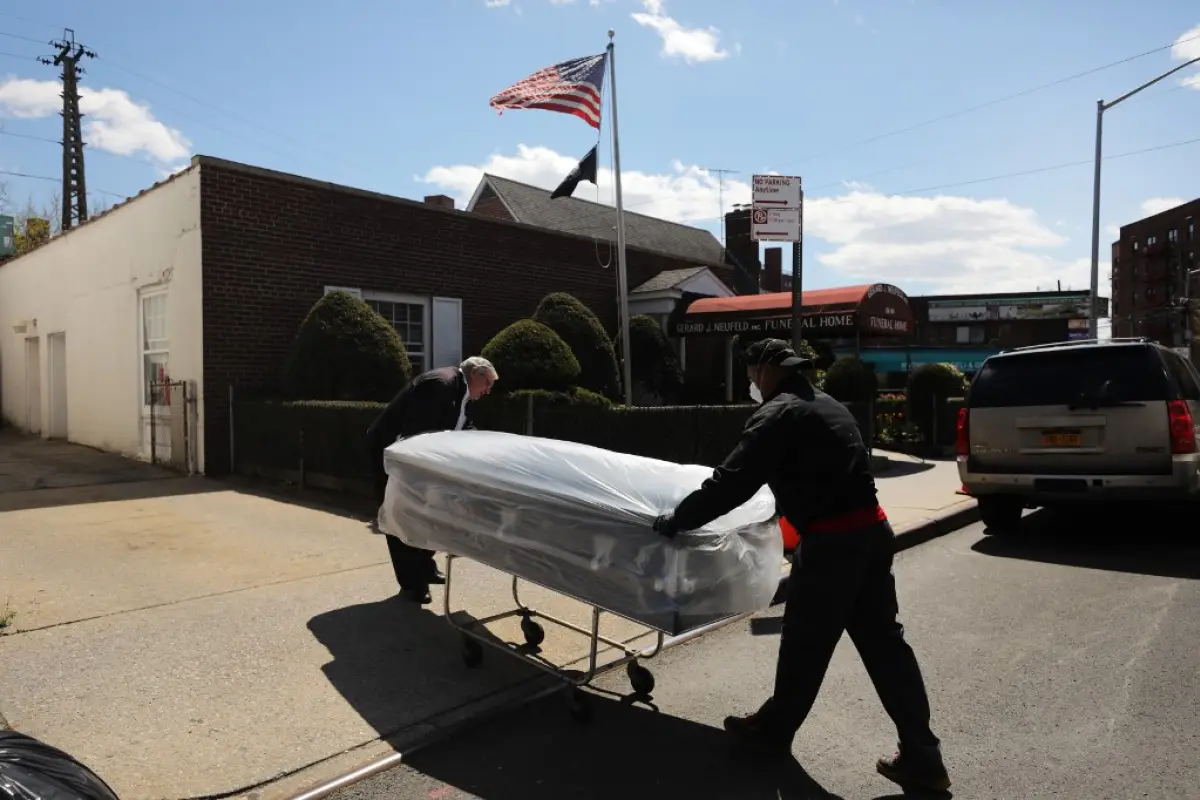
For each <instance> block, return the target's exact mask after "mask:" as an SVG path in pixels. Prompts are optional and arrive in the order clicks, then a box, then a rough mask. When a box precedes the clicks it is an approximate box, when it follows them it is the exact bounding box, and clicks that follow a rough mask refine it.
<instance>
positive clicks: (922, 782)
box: [875, 750, 950, 792]
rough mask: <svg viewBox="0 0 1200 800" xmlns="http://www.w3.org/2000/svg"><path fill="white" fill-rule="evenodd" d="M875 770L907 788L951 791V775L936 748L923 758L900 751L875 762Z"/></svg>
mask: <svg viewBox="0 0 1200 800" xmlns="http://www.w3.org/2000/svg"><path fill="white" fill-rule="evenodd" d="M875 770H876V771H877V772H878V773H879V774H880V775H882V776H883V777H885V778H887V779H888V780H889V781H891V782H892V783H895V784H898V785H900V786H902V787H904V788H905V789H922V790H924V791H927V792H948V791H950V776H949V775H948V774H947V773H946V767H945V765H944V764H943V763H942V756H941V754H940V753H938V752H937V751H936V750H933V751H931V752H930V753H929V755H928V756H923V757H921V758H916V757H909V756H905V755H904V754H903V753H901V752H900V751H896V753H894V754H893V755H890V756H884V757H883V758H881V759H879V761H877V762H875Z"/></svg>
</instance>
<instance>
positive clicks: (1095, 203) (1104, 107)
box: [1088, 56, 1200, 339]
mask: <svg viewBox="0 0 1200 800" xmlns="http://www.w3.org/2000/svg"><path fill="white" fill-rule="evenodd" d="M1196 63H1200V56H1197V57H1196V58H1193V59H1192V60H1191V61H1185V62H1184V63H1182V64H1180V65H1179V66H1177V67H1175V69H1173V70H1171V71H1170V72H1164V73H1163V74H1162V75H1159V76H1158V77H1157V78H1155V79H1154V80H1152V81H1147V82H1146V83H1143V84H1142V85H1141V86H1139V87H1137V88H1136V89H1134V90H1133V91H1130V92H1126V93H1125V94H1123V95H1121V96H1120V97H1118V98H1117V99H1116V100H1113V101H1112V102H1109V103H1106V102H1104V101H1103V100H1097V101H1096V168H1095V173H1094V175H1093V178H1092V181H1093V183H1092V286H1091V288H1092V292H1091V301H1090V303H1089V305H1088V311H1089V316H1090V319H1089V320H1088V336H1089V337H1090V338H1092V339H1097V338H1099V334H1100V320H1099V314H1100V162H1101V161H1102V160H1103V152H1104V140H1103V137H1104V112H1105V111H1108V110H1109V109H1110V108H1112V107H1113V106H1115V105H1117V104H1118V103H1122V102H1124V101H1126V100H1128V99H1129V98H1131V97H1133V96H1134V95H1135V94H1137V93H1138V92H1140V91H1142V90H1143V89H1149V88H1150V87H1151V86H1153V85H1154V84H1156V83H1158V82H1159V81H1161V80H1163V79H1164V78H1169V77H1171V76H1172V75H1174V74H1175V73H1176V72H1179V71H1180V70H1181V69H1186V68H1188V67H1190V66H1191V65H1192V64H1196Z"/></svg>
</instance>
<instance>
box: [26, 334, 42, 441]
mask: <svg viewBox="0 0 1200 800" xmlns="http://www.w3.org/2000/svg"><path fill="white" fill-rule="evenodd" d="M25 428H26V430H28V431H29V432H30V433H35V434H40V433H41V432H42V347H41V341H40V340H39V339H37V338H36V337H34V338H30V339H26V340H25Z"/></svg>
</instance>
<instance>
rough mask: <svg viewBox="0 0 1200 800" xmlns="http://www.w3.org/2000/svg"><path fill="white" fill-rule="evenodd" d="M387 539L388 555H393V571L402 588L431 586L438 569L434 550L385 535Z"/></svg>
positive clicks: (426, 587) (413, 588) (420, 588)
mask: <svg viewBox="0 0 1200 800" xmlns="http://www.w3.org/2000/svg"><path fill="white" fill-rule="evenodd" d="M383 538H385V539H387V545H388V555H390V556H391V557H392V571H393V572H395V573H396V583H398V584H400V588H401V589H411V590H414V591H416V590H422V589H428V588H429V581H430V578H432V577H433V575H434V573H435V572H436V571H437V564H436V563H435V562H434V560H433V551H432V550H423V549H421V548H420V547H413V546H412V545H410V544H405V543H404V542H402V541H400V540H399V539H397V538H396V537H395V536H388V535H386V534H385V535H384V537H383Z"/></svg>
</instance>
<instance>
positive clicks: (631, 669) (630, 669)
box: [625, 661, 654, 695]
mask: <svg viewBox="0 0 1200 800" xmlns="http://www.w3.org/2000/svg"><path fill="white" fill-rule="evenodd" d="M625 674H626V675H628V676H629V685H630V686H632V687H633V690H634V691H635V692H637V693H638V694H641V695H648V694H650V693H651V692H653V691H654V673H653V672H651V671H650V670H648V669H646V668H645V667H643V666H642V665H641V664H639V663H638V662H636V661H630V662H629V665H628V666H627V667H625Z"/></svg>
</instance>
